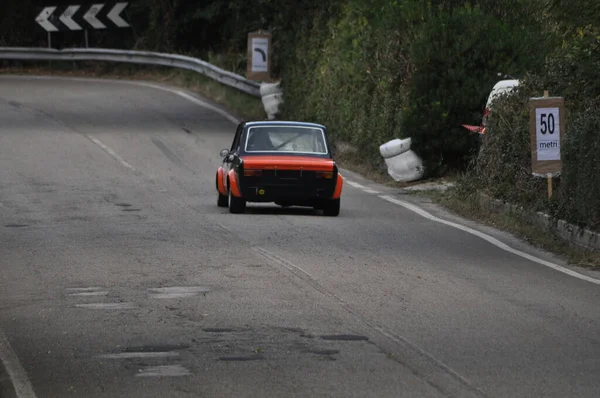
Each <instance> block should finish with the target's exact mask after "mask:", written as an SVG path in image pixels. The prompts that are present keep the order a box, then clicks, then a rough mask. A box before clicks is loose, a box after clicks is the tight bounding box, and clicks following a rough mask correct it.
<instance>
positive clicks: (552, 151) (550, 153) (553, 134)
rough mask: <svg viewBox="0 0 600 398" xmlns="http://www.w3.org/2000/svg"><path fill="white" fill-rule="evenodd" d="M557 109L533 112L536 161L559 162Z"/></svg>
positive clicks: (558, 119) (558, 115)
mask: <svg viewBox="0 0 600 398" xmlns="http://www.w3.org/2000/svg"><path fill="white" fill-rule="evenodd" d="M560 133H561V131H560V113H559V108H537V109H536V110H535V136H536V147H537V160H538V161H543V160H560Z"/></svg>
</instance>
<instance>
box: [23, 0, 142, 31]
mask: <svg viewBox="0 0 600 398" xmlns="http://www.w3.org/2000/svg"><path fill="white" fill-rule="evenodd" d="M128 5H129V3H127V2H119V3H98V4H87V5H79V4H74V5H67V6H60V7H59V6H55V7H46V8H44V9H43V10H42V11H41V12H40V13H39V15H38V16H37V17H36V19H35V22H37V24H38V25H39V26H41V27H42V28H43V29H44V30H45V31H46V32H71V31H79V30H87V29H116V28H129V27H130V24H129V22H127V21H126V20H125V19H124V18H123V15H122V14H123V12H124V11H125V9H126V8H127V6H128Z"/></svg>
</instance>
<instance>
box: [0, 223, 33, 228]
mask: <svg viewBox="0 0 600 398" xmlns="http://www.w3.org/2000/svg"><path fill="white" fill-rule="evenodd" d="M4 226H5V227H6V228H25V227H28V226H29V225H28V224H5V225H4Z"/></svg>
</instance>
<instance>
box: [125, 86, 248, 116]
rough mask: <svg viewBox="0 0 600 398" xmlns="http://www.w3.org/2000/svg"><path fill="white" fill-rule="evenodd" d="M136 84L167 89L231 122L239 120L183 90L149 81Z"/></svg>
mask: <svg viewBox="0 0 600 398" xmlns="http://www.w3.org/2000/svg"><path fill="white" fill-rule="evenodd" d="M137 84H138V85H140V86H145V87H151V88H154V89H157V90H162V91H167V92H170V93H173V94H176V95H179V96H180V97H183V98H185V99H187V100H188V101H191V102H193V103H194V104H196V105H199V106H201V107H203V108H206V109H209V110H211V111H213V112H216V113H218V114H219V115H221V116H224V117H225V118H226V119H228V120H229V121H230V122H232V123H235V124H239V123H240V120H239V119H237V118H236V117H235V116H233V115H232V114H231V113H229V112H227V111H225V110H223V109H220V108H217V107H216V106H213V105H211V104H209V103H207V102H205V101H202V100H200V99H198V98H196V97H194V96H192V95H189V94H187V93H185V92H183V91H181V90H177V89H172V88H169V87H162V86H158V85H156V84H151V83H137Z"/></svg>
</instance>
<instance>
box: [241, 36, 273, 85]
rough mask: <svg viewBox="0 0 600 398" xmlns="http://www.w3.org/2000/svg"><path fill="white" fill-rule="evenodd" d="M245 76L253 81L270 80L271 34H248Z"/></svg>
mask: <svg viewBox="0 0 600 398" xmlns="http://www.w3.org/2000/svg"><path fill="white" fill-rule="evenodd" d="M246 65H247V66H246V78H247V79H248V80H255V81H270V80H271V34H270V33H268V32H262V31H258V32H252V33H249V34H248V55H247V62H246Z"/></svg>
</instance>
